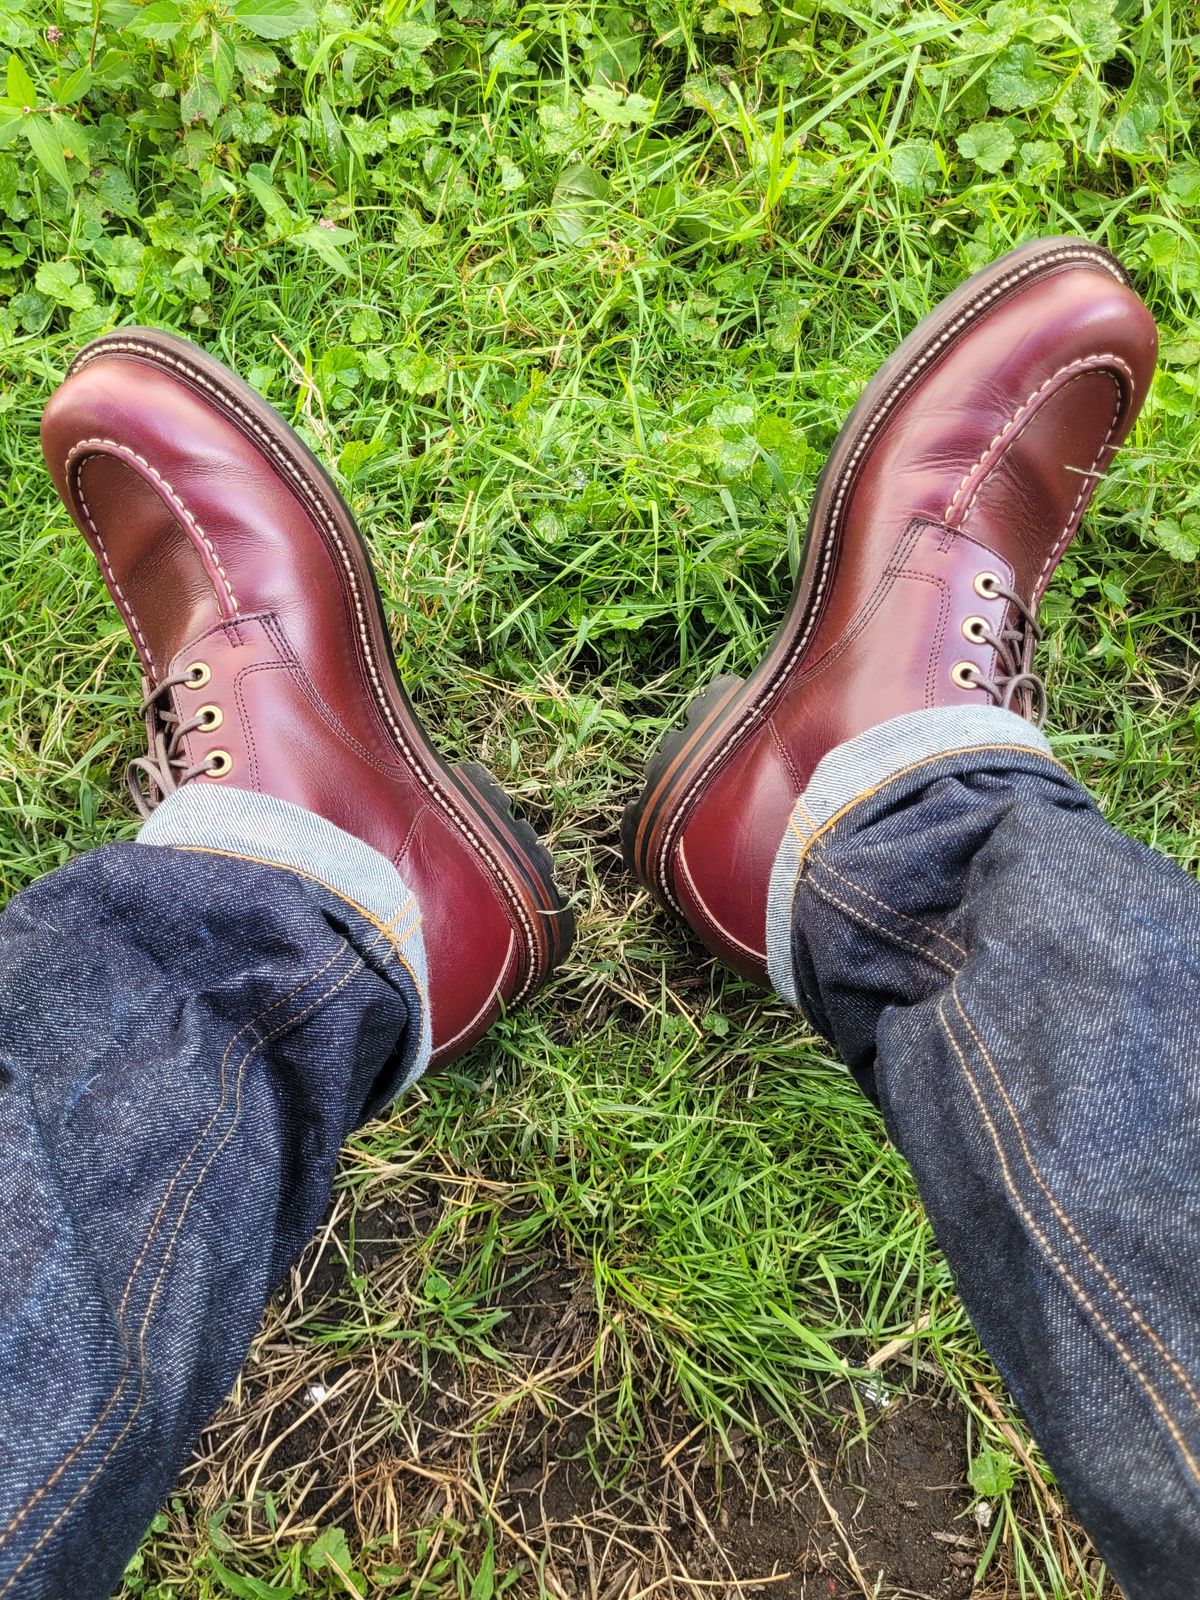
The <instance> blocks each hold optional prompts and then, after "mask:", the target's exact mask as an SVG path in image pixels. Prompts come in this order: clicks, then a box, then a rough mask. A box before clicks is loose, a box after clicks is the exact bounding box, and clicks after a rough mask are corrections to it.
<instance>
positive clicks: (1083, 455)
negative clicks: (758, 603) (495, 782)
mask: <svg viewBox="0 0 1200 1600" xmlns="http://www.w3.org/2000/svg"><path fill="white" fill-rule="evenodd" d="M1156 349H1157V336H1156V332H1155V327H1154V322H1153V319H1152V318H1151V316H1150V313H1149V312H1148V311H1147V310H1146V307H1145V306H1144V305H1143V304H1142V302H1141V301H1140V300H1139V299H1138V297H1137V295H1135V294H1134V293H1133V291H1132V289H1131V288H1130V287H1129V281H1128V279H1127V277H1126V275H1125V273H1124V271H1123V270H1122V268H1121V267H1120V265H1119V264H1118V263H1117V262H1116V261H1115V260H1114V259H1113V258H1112V257H1111V256H1110V255H1108V254H1107V252H1106V251H1104V250H1100V249H1098V248H1096V247H1095V246H1094V245H1090V244H1087V243H1086V242H1084V241H1082V240H1077V239H1043V240H1039V241H1038V242H1036V243H1034V244H1030V245H1025V246H1023V247H1022V248H1021V249H1019V250H1014V251H1013V252H1012V253H1011V254H1009V255H1006V256H1004V257H1002V258H1001V259H1000V260H999V261H997V262H995V263H994V264H993V265H992V266H990V267H986V268H985V269H984V270H983V271H982V272H978V273H976V274H975V275H974V277H972V278H970V279H968V281H967V282H966V283H964V284H963V285H962V287H961V288H960V289H958V290H957V291H956V292H955V293H954V294H952V295H951V296H950V297H949V298H948V299H947V300H944V301H943V302H942V304H941V305H940V306H938V307H937V309H936V310H934V311H933V312H931V313H930V315H929V316H927V317H926V318H925V319H924V321H923V322H921V323H920V324H919V325H918V326H917V328H916V329H915V330H914V331H913V332H912V333H911V334H910V335H909V337H908V338H907V339H905V341H904V343H903V344H902V345H901V346H900V347H899V349H898V350H897V351H896V353H895V354H894V355H893V356H892V357H891V358H890V359H889V360H888V361H886V362H885V363H884V365H883V366H882V367H881V369H880V370H879V372H878V373H876V375H875V377H874V378H873V379H872V380H871V382H870V383H869V384H868V386H867V388H866V390H865V391H864V393H863V394H862V396H861V398H860V399H859V401H858V403H857V405H856V406H855V407H854V409H853V411H852V412H851V413H850V416H849V419H848V420H847V422H846V424H845V426H844V427H843V429H842V431H841V433H840V434H839V435H838V438H837V441H836V442H835V444H834V447H833V451H832V454H831V455H830V458H829V461H828V462H827V464H826V466H825V470H824V472H823V473H822V475H821V479H820V482H819V484H818V485H817V490H816V495H815V498H814V501H813V506H812V512H811V515H810V517H809V524H808V539H807V544H806V547H805V553H804V558H803V563H802V570H801V573H800V578H799V582H798V583H797V585H796V590H795V593H794V595H793V598H792V603H791V608H790V609H789V611H788V614H787V616H786V617H785V619H784V621H783V624H782V626H781V627H780V629H779V632H778V633H777V634H776V636H775V639H774V641H773V642H772V644H771V647H770V649H769V650H768V652H767V654H766V656H765V657H764V658H763V660H762V661H761V662H760V664H759V665H758V667H757V668H756V670H755V671H754V672H753V673H752V674H751V675H750V677H748V678H746V679H745V680H743V679H741V678H731V677H726V678H718V679H717V680H716V681H715V682H714V683H712V684H711V685H710V686H709V688H708V689H707V690H706V691H705V692H704V693H703V694H702V695H701V696H700V697H699V698H698V699H697V700H696V701H695V702H694V703H693V704H692V706H691V708H690V709H689V712H688V719H687V727H686V729H685V730H684V731H683V732H682V733H674V734H670V735H668V737H667V739H666V740H665V741H664V743H663V744H662V746H661V748H660V749H659V751H658V753H657V754H656V755H655V757H654V758H653V759H652V761H651V762H650V764H649V766H648V768H647V772H646V784H645V788H644V789H643V791H642V793H641V795H640V796H639V797H638V799H637V800H635V801H633V802H632V803H631V804H630V806H629V807H628V808H627V810H626V813H625V818H624V822H623V825H622V841H623V845H624V850H625V858H626V861H627V862H628V864H629V866H630V867H631V868H632V869H633V871H634V872H635V873H636V875H637V876H638V878H640V879H641V881H642V883H644V884H645V885H646V887H647V888H648V889H650V890H651V891H652V892H653V893H654V894H655V895H656V896H657V898H658V899H659V900H660V901H661V902H662V903H663V905H665V906H667V907H669V908H670V909H672V910H674V911H676V912H678V913H679V915H680V916H682V917H683V918H684V919H685V920H686V921H687V922H688V923H690V925H691V927H692V928H693V929H694V930H695V932H696V934H697V936H698V937H699V938H700V940H701V941H702V942H703V943H704V944H705V945H707V947H708V948H709V949H710V950H711V951H713V953H714V954H715V955H718V956H720V957H721V958H722V960H724V961H726V962H727V963H728V964H729V965H730V966H732V967H734V968H736V970H737V971H739V972H741V973H743V974H744V975H745V976H746V977H749V978H752V979H755V980H757V981H758V982H759V983H762V984H764V985H766V984H767V982H768V979H767V969H766V955H765V932H766V929H765V923H766V902H767V888H768V883H769V880H770V875H771V865H772V862H773V860H774V857H775V853H776V851H777V849H778V847H779V844H780V841H781V839H782V837H783V832H784V829H785V827H786V826H787V821H788V818H789V816H790V815H791V812H792V808H793V806H794V804H795V801H796V799H797V797H798V795H799V794H800V793H801V791H802V790H803V789H804V787H805V785H806V784H807V782H808V779H809V777H810V776H811V774H812V772H813V769H814V768H815V766H816V765H817V762H818V761H819V760H820V758H821V757H822V756H823V755H824V754H825V753H826V751H828V750H830V749H832V748H833V746H835V745H837V744H840V743H841V742H842V741H843V740H845V739H849V738H851V737H852V736H853V735H855V734H858V733H862V732H864V731H865V730H866V729H867V728H869V727H872V726H874V725H875V724H876V723H880V722H884V721H886V720H887V719H888V718H890V717H894V716H898V715H900V714H901V713H902V712H908V711H915V710H918V709H920V708H921V707H924V706H953V705H958V704H982V705H986V704H988V703H989V702H993V703H995V704H997V705H1002V706H1007V707H1010V708H1011V709H1013V710H1016V711H1019V712H1022V713H1024V714H1025V715H1027V716H1031V717H1034V718H1040V714H1041V709H1042V699H1043V694H1042V689H1041V685H1040V682H1039V680H1038V679H1037V678H1036V677H1035V675H1034V673H1033V670H1032V656H1033V649H1034V645H1035V644H1036V642H1037V639H1038V627H1037V621H1036V614H1037V609H1038V605H1039V603H1040V601H1041V598H1042V595H1043V593H1044V592H1045V588H1046V585H1047V583H1048V582H1049V579H1050V575H1051V573H1052V572H1053V571H1054V568H1055V566H1056V564H1057V563H1058V560H1059V558H1060V557H1061V556H1062V553H1063V551H1064V550H1065V548H1066V546H1067V544H1068V542H1069V541H1070V539H1071V537H1072V535H1073V534H1074V532H1075V530H1076V528H1077V527H1078V526H1079V520H1080V517H1081V516H1082V515H1083V512H1084V510H1085V508H1086V506H1087V504H1088V501H1089V500H1090V499H1091V496H1092V491H1093V489H1094V488H1095V485H1096V481H1097V479H1098V477H1099V476H1100V474H1101V473H1102V472H1103V471H1104V469H1105V467H1106V466H1107V465H1108V463H1109V461H1110V460H1111V458H1112V455H1113V452H1114V451H1115V450H1116V448H1117V446H1118V445H1119V444H1120V443H1121V441H1122V439H1124V437H1125V435H1126V434H1127V433H1128V431H1129V429H1130V427H1131V425H1132V423H1133V420H1134V418H1135V417H1136V416H1137V414H1138V411H1139V409H1140V408H1141V404H1142V401H1143V400H1144V398H1145V395H1146V390H1147V388H1148V386H1149V383H1150V378H1151V374H1152V371H1153V367H1154V359H1155V354H1156Z"/></svg>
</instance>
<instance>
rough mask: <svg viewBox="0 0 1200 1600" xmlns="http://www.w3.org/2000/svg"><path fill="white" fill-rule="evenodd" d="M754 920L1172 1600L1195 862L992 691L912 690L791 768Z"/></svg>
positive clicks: (1060, 1431)
mask: <svg viewBox="0 0 1200 1600" xmlns="http://www.w3.org/2000/svg"><path fill="white" fill-rule="evenodd" d="M769 934H770V945H771V949H770V955H771V966H772V975H773V978H774V980H775V982H776V985H777V987H778V988H779V989H780V990H781V991H782V992H783V993H784V994H785V995H787V996H788V997H789V998H790V999H792V1000H793V1001H794V1002H795V1003H797V1004H798V1005H799V1006H800V1007H801V1008H802V1009H803V1011H804V1012H805V1014H806V1015H807V1016H808V1018H809V1020H810V1021H811V1022H812V1024H813V1025H814V1027H816V1028H817V1029H818V1030H819V1031H820V1032H821V1033H823V1034H824V1035H825V1036H826V1037H827V1038H828V1039H829V1040H831V1041H832V1042H833V1043H834V1044H835V1045H836V1047H837V1049H838V1050H839V1051H840V1052H841V1054H842V1056H843V1057H844V1059H845V1060H846V1062H847V1063H848V1064H849V1066H850V1068H851V1070H852V1071H853V1072H854V1074H855V1076H856V1078H857V1079H858V1081H859V1083H860V1084H861V1085H862V1087H863V1088H864V1089H865V1090H866V1091H867V1093H868V1094H870V1095H872V1096H873V1097H874V1098H875V1099H876V1100H877V1101H878V1103H879V1105H880V1106H881V1108H882V1110H883V1115H884V1118H885V1119H886V1122H887V1126H888V1129H889V1132H890V1133H891V1136H892V1137H893V1139H894V1140H895V1142H896V1144H897V1145H898V1147H899V1148H900V1149H901V1150H902V1151H903V1153H904V1155H905V1157H906V1158H907V1160H908V1162H909V1164H910V1165H911V1167H912V1169H913V1171H914V1173H915V1175H916V1179H917V1183H918V1186H919V1188H920V1191H921V1196H922V1199H923V1200H924V1203H925V1206H926V1209H927V1211H928V1213H929V1216H930V1219H931V1221H932V1223H933V1228H934V1231H935V1233H936V1235H937V1237H938V1240H939V1242H940V1243H941V1246H942V1249H943V1250H944V1252H945V1254H946V1256H947V1258H948V1260H949V1262H950V1265H951V1267H952V1269H953V1272H954V1276H955V1279H956V1282H957V1285H958V1288H959V1291H960V1293H961V1295H962V1298H963V1301H964V1303H965V1305H966V1307H967V1310H968V1312H969V1313H970V1316H971V1319H972V1321H973V1322H974V1324H975V1327H976V1329H977V1330H978V1332H979V1334H980V1337H981V1339H982V1340H983V1343H984V1344H985V1345H986V1346H987V1348H988V1350H989V1352H990V1353H991V1355H992V1357H993V1358H994V1360H995V1362H996V1364H997V1366H998V1367H999V1369H1000V1371H1001V1373H1002V1374H1003V1376H1004V1378H1005V1380H1006V1382H1007V1383H1008V1385H1009V1387H1010V1389H1011V1390H1012V1392H1013V1394H1014V1395H1015V1396H1016V1398H1017V1400H1018V1401H1019V1403H1020V1405H1021V1407H1022V1409H1023V1410H1024V1412H1025V1415H1026V1417H1027V1418H1028V1421H1029V1423H1030V1426H1031V1428H1032V1430H1033V1433H1034V1435H1035V1436H1036V1438H1037V1440H1038V1442H1039V1444H1040V1445H1041V1448H1042V1450H1043V1452H1044V1454H1045V1456H1046V1458H1047V1460H1048V1461H1049V1462H1050V1464H1051V1465H1052V1467H1053V1468H1054V1471H1055V1473H1056V1475H1057V1476H1058V1478H1059V1480H1060V1482H1061V1483H1062V1485H1063V1488H1064V1489H1065V1490H1066V1492H1067V1495H1068V1496H1069V1498H1070V1500H1071V1502H1072V1505H1073V1507H1074V1509H1075V1511H1076V1513H1077V1514H1078V1516H1079V1517H1080V1520H1081V1521H1082V1522H1083V1524H1084V1526H1085V1527H1086V1528H1087V1530H1088V1532H1089V1533H1090V1534H1091V1536H1092V1538H1093V1540H1094V1541H1095V1543H1096V1545H1097V1546H1098V1548H1099V1549H1100V1551H1101V1553H1102V1554H1103V1555H1104V1556H1105V1558H1106V1560H1107V1561H1108V1563H1109V1566H1110V1568H1111V1569H1112V1571H1113V1572H1114V1574H1115V1576H1116V1578H1117V1580H1118V1582H1119V1583H1120V1584H1121V1585H1122V1587H1123V1589H1124V1590H1125V1593H1126V1595H1127V1596H1128V1597H1129V1600H1152V1597H1153V1600H1195V1596H1197V1595H1198V1594H1200V1249H1198V1246H1200V1061H1198V1053H1200V1052H1198V1050H1197V1044H1198V1041H1200V890H1198V888H1197V885H1196V884H1195V882H1194V881H1193V880H1192V879H1191V878H1190V877H1188V876H1187V875H1186V874H1185V873H1183V872H1182V871H1180V869H1179V868H1178V867H1176V866H1175V865H1173V864H1172V863H1171V862H1170V861H1167V860H1165V859H1164V858H1163V857H1161V856H1158V855H1155V854H1154V852H1153V851H1151V850H1148V849H1147V848H1146V847H1145V846H1143V845H1141V844H1137V843H1135V842H1133V841H1132V840H1130V839H1128V838H1126V837H1125V836H1124V835H1123V834H1121V833H1119V832H1117V831H1116V830H1115V829H1114V828H1112V827H1110V826H1109V825H1108V824H1107V823H1106V822H1105V821H1104V819H1103V817H1102V816H1101V815H1100V812H1099V811H1098V809H1097V807H1096V805H1095V804H1094V802H1093V801H1092V800H1091V798H1090V797H1089V796H1088V794H1087V792H1086V791H1085V790H1084V789H1083V788H1081V787H1080V785H1079V784H1078V783H1076V782H1075V781H1074V780H1073V779H1072V778H1071V777H1070V776H1069V775H1068V774H1067V773H1066V772H1065V771H1064V770H1063V769H1062V767H1060V766H1059V765H1058V764H1057V763H1056V762H1055V761H1054V760H1053V759H1052V757H1051V756H1050V754H1049V747H1048V746H1047V745H1046V744H1045V741H1044V740H1042V739H1041V737H1040V735H1038V734H1037V733H1036V732H1035V731H1034V730H1033V729H1031V728H1030V727H1029V726H1028V725H1027V724H1025V723H1024V722H1022V721H1021V720H1020V719H1019V718H1017V717H1016V716H1014V715H1012V713H1010V712H1005V711H997V710H991V709H986V710H982V711H980V712H974V711H970V712H966V713H962V712H958V711H949V710H935V711H927V712H919V713H916V714H914V715H913V716H910V717H899V718H897V719H896V720H895V721H894V722H891V723H885V724H883V725H882V727H879V728H876V729H873V730H872V731H871V732H870V733H868V734H864V735H863V736H861V738H859V739H856V740H852V741H851V742H850V743H849V744H847V745H845V746H842V747H841V748H840V749H839V750H837V751H834V752H833V753H832V754H831V755H830V756H829V757H827V758H826V760H825V761H824V762H823V763H822V765H821V767H820V768H818V770H817V772H816V773H815V774H814V777H813V779H812V781H811V783H810V784H809V786H808V789H807V790H806V792H805V794H804V795H802V796H801V799H800V801H799V803H798V805H797V807H796V810H795V813H794V814H793V817H792V819H791V826H790V828H789V830H788V836H787V838H786V839H785V841H784V844H783V846H782V848H781V850H780V853H779V857H778V858H777V862H776V867H775V874H774V878H773V881H772V889H771V910H770V916H769Z"/></svg>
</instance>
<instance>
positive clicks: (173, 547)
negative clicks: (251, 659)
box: [80, 455, 221, 679]
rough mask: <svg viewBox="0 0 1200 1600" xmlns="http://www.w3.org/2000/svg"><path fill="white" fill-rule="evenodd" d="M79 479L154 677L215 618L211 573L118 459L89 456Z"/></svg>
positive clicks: (164, 507) (170, 516) (166, 509)
mask: <svg viewBox="0 0 1200 1600" xmlns="http://www.w3.org/2000/svg"><path fill="white" fill-rule="evenodd" d="M80 482H81V486H82V488H83V491H84V493H85V494H86V496H87V501H88V505H89V507H90V508H91V509H92V512H93V515H94V517H95V519H96V521H97V524H98V532H99V534H100V536H101V537H102V539H103V541H104V556H105V560H106V562H107V565H108V568H109V572H110V573H111V576H112V579H113V580H115V582H116V583H117V584H118V585H119V586H120V598H121V599H123V601H124V609H125V612H126V615H127V617H128V618H132V622H131V624H130V626H131V630H132V631H133V634H134V640H135V643H136V644H137V646H138V651H139V654H140V655H141V657H142V665H143V666H144V667H146V668H148V670H149V671H150V673H151V675H152V676H153V677H154V678H156V679H157V678H160V677H162V676H164V675H165V674H166V672H167V671H168V670H169V668H168V663H170V662H171V661H172V660H173V658H174V657H175V656H176V655H177V654H178V653H179V651H180V648H181V645H182V643H183V641H185V640H187V639H194V638H196V637H198V636H199V635H200V634H202V633H204V632H205V631H206V630H207V629H209V628H211V627H212V626H213V624H214V623H216V622H219V621H220V620H221V613H220V609H219V607H218V604H217V597H216V593H215V591H214V589H213V585H212V581H211V579H210V577H209V575H208V573H207V572H206V571H205V569H204V564H203V562H202V561H201V559H200V556H199V554H198V553H197V551H196V547H195V545H194V543H193V542H192V540H191V539H190V538H189V537H188V535H187V534H186V533H185V532H184V530H183V529H182V528H181V527H180V525H179V523H178V521H177V520H176V518H175V516H174V513H173V512H172V510H171V508H170V506H169V505H168V504H167V502H166V501H165V500H164V499H163V498H162V497H161V496H160V495H158V494H157V493H156V492H155V491H154V489H153V488H152V487H151V486H150V485H149V484H148V483H147V482H146V481H145V479H143V478H141V477H139V475H138V474H137V473H136V472H134V470H133V469H132V468H131V467H129V466H128V465H127V464H126V463H125V462H124V461H121V460H119V459H118V458H117V457H115V456H108V455H96V456H92V457H89V459H88V460H87V461H86V462H85V463H84V465H83V467H82V469H81V479H80ZM106 576H107V574H106ZM110 587H112V584H111V582H110ZM134 624H136V626H134Z"/></svg>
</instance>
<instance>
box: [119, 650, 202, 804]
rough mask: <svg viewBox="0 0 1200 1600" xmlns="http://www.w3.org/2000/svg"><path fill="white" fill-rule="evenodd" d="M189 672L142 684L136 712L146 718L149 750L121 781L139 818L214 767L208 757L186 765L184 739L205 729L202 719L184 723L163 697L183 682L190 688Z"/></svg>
mask: <svg viewBox="0 0 1200 1600" xmlns="http://www.w3.org/2000/svg"><path fill="white" fill-rule="evenodd" d="M192 670H193V669H192V668H191V667H189V668H188V669H187V670H186V671H185V672H173V673H171V674H170V675H169V676H168V677H166V678H164V679H163V680H162V682H161V683H158V684H155V685H154V686H153V687H151V686H150V684H149V683H147V684H146V697H145V699H144V700H143V701H142V704H141V707H140V709H141V713H142V715H143V716H144V717H145V718H146V729H147V733H148V736H149V741H150V748H149V749H148V750H147V752H146V754H145V755H144V756H139V757H138V758H137V760H136V761H131V762H130V763H129V765H128V767H127V768H126V769H125V781H126V783H127V784H128V785H129V793H130V794H131V795H132V796H133V803H134V805H135V806H136V807H137V808H138V811H139V812H140V814H141V815H142V816H143V817H148V816H149V815H150V813H151V812H152V811H153V810H154V808H155V806H157V805H159V804H160V803H161V802H162V801H163V800H165V799H166V797H167V795H169V794H173V793H174V792H175V790H176V789H178V788H179V787H180V785H181V784H185V783H187V782H188V780H189V779H191V778H198V777H199V776H200V775H201V773H204V772H208V771H210V770H212V768H213V767H214V764H215V763H214V760H213V757H212V756H211V755H208V756H205V758H204V760H203V761H197V762H194V763H191V764H189V762H188V759H187V757H186V756H185V755H183V754H182V746H183V741H184V739H185V738H186V737H187V735H188V734H189V733H193V732H194V731H195V730H196V729H197V728H203V727H205V726H206V723H205V719H204V718H203V717H202V716H195V717H189V718H188V719H187V720H186V721H185V720H184V719H183V717H181V716H180V715H179V713H178V712H177V711H175V710H173V709H172V707H171V704H170V701H169V700H166V699H164V698H163V697H164V696H165V695H167V694H168V692H169V691H170V690H171V689H176V688H178V687H179V686H180V685H181V684H185V683H186V684H189V685H191V686H193V687H194V686H195V679H194V678H193V676H192Z"/></svg>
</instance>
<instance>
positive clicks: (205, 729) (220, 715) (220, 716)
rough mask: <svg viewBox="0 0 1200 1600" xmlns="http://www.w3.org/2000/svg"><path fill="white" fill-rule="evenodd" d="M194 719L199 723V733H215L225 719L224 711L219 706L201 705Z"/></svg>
mask: <svg viewBox="0 0 1200 1600" xmlns="http://www.w3.org/2000/svg"><path fill="white" fill-rule="evenodd" d="M196 721H197V722H198V723H199V724H200V731H201V733H215V732H216V730H217V729H218V728H219V727H220V726H221V724H222V723H223V722H224V721H225V713H224V712H223V711H222V710H221V708H220V706H201V707H200V709H199V711H197V713H196Z"/></svg>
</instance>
